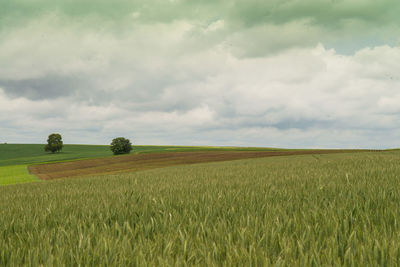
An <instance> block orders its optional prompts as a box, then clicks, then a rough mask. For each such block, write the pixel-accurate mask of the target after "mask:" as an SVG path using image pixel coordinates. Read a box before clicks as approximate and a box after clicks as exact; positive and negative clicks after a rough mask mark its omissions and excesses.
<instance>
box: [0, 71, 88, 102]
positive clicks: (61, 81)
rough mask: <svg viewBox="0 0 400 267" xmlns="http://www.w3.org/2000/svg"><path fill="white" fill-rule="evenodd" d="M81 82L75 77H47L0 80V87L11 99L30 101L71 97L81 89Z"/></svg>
mask: <svg viewBox="0 0 400 267" xmlns="http://www.w3.org/2000/svg"><path fill="white" fill-rule="evenodd" d="M81 83H82V82H81V81H80V79H79V78H76V77H68V76H67V77H61V76H58V75H48V76H45V77H41V78H32V79H22V80H0V87H2V88H3V90H4V92H5V93H6V94H7V95H8V96H10V97H12V98H15V97H24V98H27V99H31V100H41V99H54V98H59V97H67V96H71V95H73V94H74V93H75V92H76V91H77V90H79V89H82V85H81Z"/></svg>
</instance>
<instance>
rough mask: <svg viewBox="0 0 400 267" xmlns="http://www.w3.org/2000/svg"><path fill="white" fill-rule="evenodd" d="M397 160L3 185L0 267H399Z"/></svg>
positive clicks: (326, 159)
mask: <svg viewBox="0 0 400 267" xmlns="http://www.w3.org/2000/svg"><path fill="white" fill-rule="evenodd" d="M399 177H400V152H398V151H389V152H375V153H354V154H330V155H307V156H289V157H270V158H259V159H251V160H239V161H234V162H233V161H232V162H222V163H221V162H219V163H207V164H197V165H182V166H176V167H168V168H164V169H154V170H149V171H142V172H136V173H128V174H119V175H104V176H96V177H87V178H74V179H64V180H55V181H49V182H43V183H31V184H20V185H16V186H8V187H0V225H1V226H2V227H1V230H0V236H1V238H0V248H1V250H0V265H11V266H18V265H47V266H48V265H68V266H71V265H74V266H77V265H118V266H127V265H130V266H146V265H147V266H148V265H151V266H165V265H174V266H175V265H176V266H184V265H198V266H263V265H274V266H320V265H322V266H333V265H334V266H339V265H346V266H399V265H400V223H399V222H400V205H399V203H400V179H399Z"/></svg>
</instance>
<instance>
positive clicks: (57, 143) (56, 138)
mask: <svg viewBox="0 0 400 267" xmlns="http://www.w3.org/2000/svg"><path fill="white" fill-rule="evenodd" d="M62 148H63V141H62V137H61V135H60V134H58V133H53V134H50V135H49V137H48V138H47V145H46V146H45V147H44V151H46V152H51V153H55V152H59V151H60V150H61V149H62Z"/></svg>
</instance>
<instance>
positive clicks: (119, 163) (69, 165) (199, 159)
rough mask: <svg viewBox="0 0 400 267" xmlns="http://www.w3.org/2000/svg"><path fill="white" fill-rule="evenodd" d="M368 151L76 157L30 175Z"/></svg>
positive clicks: (68, 174)
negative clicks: (84, 158) (78, 158)
mask: <svg viewBox="0 0 400 267" xmlns="http://www.w3.org/2000/svg"><path fill="white" fill-rule="evenodd" d="M366 151H368V150H292V151H204V152H168V153H151V154H136V155H125V156H116V157H107V158H97V159H87V160H77V161H70V162H61V163H49V164H39V165H31V166H29V167H28V169H29V172H30V173H31V174H34V175H36V176H37V177H39V178H40V179H43V180H50V179H57V178H65V177H73V176H83V175H93V174H104V173H116V172H127V171H139V170H146V169H154V168H161V167H167V166H172V165H180V164H194V163H203V162H216V161H229V160H238V159H250V158H260V157H273V156H291V155H309V154H331V153H348V152H366Z"/></svg>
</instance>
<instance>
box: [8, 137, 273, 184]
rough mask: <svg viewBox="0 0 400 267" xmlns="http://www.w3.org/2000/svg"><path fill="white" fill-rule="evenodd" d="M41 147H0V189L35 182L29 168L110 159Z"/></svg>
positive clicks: (141, 149) (97, 152) (86, 150)
mask: <svg viewBox="0 0 400 267" xmlns="http://www.w3.org/2000/svg"><path fill="white" fill-rule="evenodd" d="M43 148H44V145H43V144H0V186H1V185H8V184H16V183H21V182H29V181H30V182H35V181H38V179H37V178H36V177H35V176H33V175H30V174H29V173H28V172H27V166H28V165H29V164H37V163H47V162H59V161H68V160H78V159H87V158H96V157H109V156H112V152H111V150H110V147H109V146H106V145H64V148H63V150H62V151H61V152H59V153H54V154H52V153H48V152H45V151H44V149H43ZM262 150H279V149H274V148H251V147H248V148H247V147H193V146H134V147H133V151H132V153H156V152H181V151H188V152H192V151H262Z"/></svg>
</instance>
